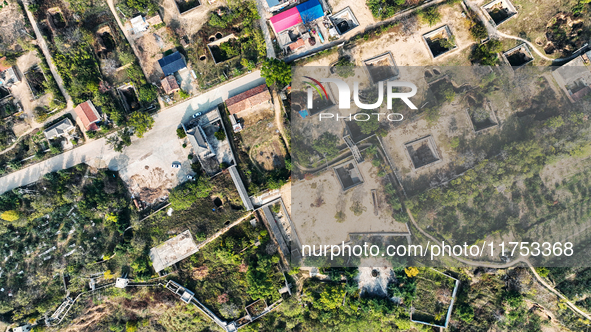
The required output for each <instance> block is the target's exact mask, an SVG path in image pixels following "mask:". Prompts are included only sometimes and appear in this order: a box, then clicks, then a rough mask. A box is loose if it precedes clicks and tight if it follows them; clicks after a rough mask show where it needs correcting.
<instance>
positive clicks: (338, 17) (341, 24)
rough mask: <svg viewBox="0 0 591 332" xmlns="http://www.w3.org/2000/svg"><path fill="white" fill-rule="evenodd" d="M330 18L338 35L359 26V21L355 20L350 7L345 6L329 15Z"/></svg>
mask: <svg viewBox="0 0 591 332" xmlns="http://www.w3.org/2000/svg"><path fill="white" fill-rule="evenodd" d="M330 20H331V21H332V23H333V24H334V26H335V28H336V30H337V32H338V33H339V35H344V34H345V33H347V32H349V31H351V30H353V29H355V28H356V27H358V26H359V21H357V18H356V17H355V15H353V11H352V10H351V8H350V7H345V8H343V9H342V10H341V11H339V12H338V13H336V14H334V15H332V16H330Z"/></svg>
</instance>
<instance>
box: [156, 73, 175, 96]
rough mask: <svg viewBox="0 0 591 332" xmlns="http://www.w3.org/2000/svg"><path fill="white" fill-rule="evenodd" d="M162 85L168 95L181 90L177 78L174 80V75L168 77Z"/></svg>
mask: <svg viewBox="0 0 591 332" xmlns="http://www.w3.org/2000/svg"><path fill="white" fill-rule="evenodd" d="M160 83H161V84H162V89H164V92H165V93H166V94H167V95H169V94H171V93H173V92H177V91H179V90H180V87H179V84H178V83H177V81H176V78H174V75H168V76H166V77H165V78H163V79H162V81H161V82H160Z"/></svg>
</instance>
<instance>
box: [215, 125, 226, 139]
mask: <svg viewBox="0 0 591 332" xmlns="http://www.w3.org/2000/svg"><path fill="white" fill-rule="evenodd" d="M213 135H214V136H215V138H217V140H218V141H223V140H225V139H226V133H225V132H224V130H223V129H221V128H220V130H218V131H216V132H215V134H213Z"/></svg>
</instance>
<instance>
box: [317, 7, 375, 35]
mask: <svg viewBox="0 0 591 332" xmlns="http://www.w3.org/2000/svg"><path fill="white" fill-rule="evenodd" d="M328 4H329V6H330V7H331V8H332V13H333V14H334V13H338V12H339V11H341V10H342V9H344V8H347V7H350V8H351V11H352V12H353V15H355V18H356V19H357V21H359V26H358V27H357V28H355V29H353V30H351V31H348V32H347V33H345V35H344V36H345V37H350V36H351V35H354V34H356V33H358V32H359V31H363V30H364V29H365V28H366V27H367V26H369V25H372V24H375V23H376V22H378V21H376V19H375V18H374V17H373V15H372V14H371V11H370V10H369V8H368V7H367V4H366V1H365V0H357V1H354V0H328Z"/></svg>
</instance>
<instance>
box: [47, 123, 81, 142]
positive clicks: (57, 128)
mask: <svg viewBox="0 0 591 332" xmlns="http://www.w3.org/2000/svg"><path fill="white" fill-rule="evenodd" d="M74 128H75V127H74V125H73V124H72V121H70V119H68V118H65V119H63V120H62V121H60V122H58V123H56V124H54V125H53V126H51V127H49V128H47V129H45V131H43V134H44V135H45V138H47V139H53V138H56V137H61V136H64V135H65V134H66V133H68V132H70V131H72V130H73V129H74Z"/></svg>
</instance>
